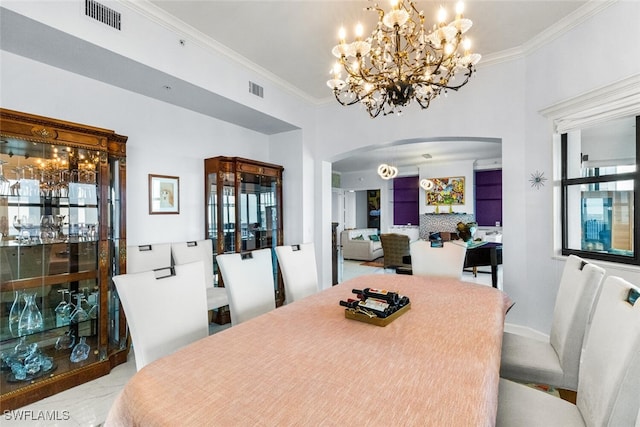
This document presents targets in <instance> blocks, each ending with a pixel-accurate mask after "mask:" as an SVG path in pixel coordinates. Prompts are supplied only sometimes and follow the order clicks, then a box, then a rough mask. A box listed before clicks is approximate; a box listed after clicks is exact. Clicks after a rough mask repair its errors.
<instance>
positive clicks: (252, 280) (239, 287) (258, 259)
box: [216, 248, 276, 325]
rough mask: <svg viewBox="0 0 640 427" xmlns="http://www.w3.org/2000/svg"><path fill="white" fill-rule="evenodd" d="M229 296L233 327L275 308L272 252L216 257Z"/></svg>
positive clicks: (264, 251)
mask: <svg viewBox="0 0 640 427" xmlns="http://www.w3.org/2000/svg"><path fill="white" fill-rule="evenodd" d="M216 261H217V262H218V268H219V269H220V272H221V273H222V279H223V281H224V286H225V289H226V290H227V293H228V295H229V311H230V314H231V325H238V324H240V323H242V322H245V321H247V320H249V319H252V318H254V317H256V316H259V315H261V314H264V313H267V312H269V311H271V310H273V309H275V308H276V299H275V282H274V280H273V259H272V254H271V249H269V248H267V249H258V250H255V251H251V252H245V253H241V254H239V253H233V254H222V255H218V256H217V257H216Z"/></svg>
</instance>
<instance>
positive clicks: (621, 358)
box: [496, 276, 640, 427]
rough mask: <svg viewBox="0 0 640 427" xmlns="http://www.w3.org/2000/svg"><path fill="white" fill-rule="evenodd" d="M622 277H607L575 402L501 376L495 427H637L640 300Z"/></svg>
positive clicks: (579, 379) (585, 354)
mask: <svg viewBox="0 0 640 427" xmlns="http://www.w3.org/2000/svg"><path fill="white" fill-rule="evenodd" d="M630 289H635V290H639V289H638V288H637V287H635V286H633V285H631V284H630V283H629V282H627V281H625V280H624V279H622V278H619V277H614V276H609V277H607V279H606V280H605V282H604V284H603V286H602V291H601V293H600V296H599V298H598V301H597V303H596V308H595V311H594V314H593V321H592V322H591V324H590V326H589V330H588V332H587V337H586V340H585V346H584V350H583V351H582V356H581V362H580V370H579V374H578V394H577V396H578V397H577V403H576V404H575V405H574V404H572V403H570V402H567V401H566V400H563V399H559V398H557V397H555V396H552V395H550V394H548V393H545V392H542V391H539V390H535V389H533V388H531V387H527V386H526V385H523V384H519V383H516V382H513V381H510V380H506V379H501V380H500V391H499V398H498V415H497V422H496V426H505V427H513V426H518V427H528V426H562V427H572V426H611V427H613V426H633V425H634V423H635V422H636V419H637V416H638V409H639V408H640V375H638V372H639V370H640V303H638V302H636V303H635V305H632V304H630V303H629V302H628V300H627V296H628V294H629V290H630Z"/></svg>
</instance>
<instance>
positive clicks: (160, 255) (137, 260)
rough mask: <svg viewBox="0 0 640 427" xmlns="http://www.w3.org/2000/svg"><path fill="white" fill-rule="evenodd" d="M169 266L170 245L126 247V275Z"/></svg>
mask: <svg viewBox="0 0 640 427" xmlns="http://www.w3.org/2000/svg"><path fill="white" fill-rule="evenodd" d="M170 266H171V243H157V244H153V245H140V246H127V273H140V272H142V271H151V270H157V269H158V268H165V267H170Z"/></svg>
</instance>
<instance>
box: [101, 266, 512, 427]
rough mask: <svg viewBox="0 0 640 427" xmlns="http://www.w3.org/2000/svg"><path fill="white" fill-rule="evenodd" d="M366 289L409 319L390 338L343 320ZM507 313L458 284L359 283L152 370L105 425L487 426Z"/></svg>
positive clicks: (491, 295)
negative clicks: (392, 297)
mask: <svg viewBox="0 0 640 427" xmlns="http://www.w3.org/2000/svg"><path fill="white" fill-rule="evenodd" d="M365 287H372V288H386V289H389V290H397V291H398V292H400V293H401V294H403V295H407V296H409V297H410V298H411V309H410V310H409V311H408V312H406V313H405V314H403V315H402V316H400V317H399V318H397V319H395V320H394V321H393V322H392V323H391V324H389V325H387V326H386V327H380V326H374V325H370V324H366V323H362V322H359V321H356V320H350V319H346V318H345V317H344V307H341V306H339V305H338V301H339V300H341V299H347V298H349V297H352V296H353V294H352V293H351V289H352V288H359V289H362V288H365ZM509 302H510V301H509V298H508V297H507V296H506V295H505V294H503V293H502V292H500V291H498V290H496V289H493V288H490V287H485V286H480V285H474V284H469V283H463V282H460V281H457V280H453V279H440V278H426V277H418V276H408V275H370V276H363V277H358V278H355V279H352V280H350V281H347V282H345V283H343V284H341V285H338V286H334V287H332V288H331V289H327V290H325V291H323V292H320V293H318V294H316V295H313V296H311V297H309V298H306V299H304V300H301V301H298V302H295V303H293V304H290V305H286V306H283V307H280V308H278V309H276V310H274V311H272V312H270V313H267V314H266V315H263V316H260V317H257V318H255V319H253V320H250V321H248V322H245V323H242V324H240V325H237V326H234V327H232V328H229V329H227V330H224V331H222V332H219V333H217V334H215V335H212V336H210V337H208V338H205V339H203V340H200V341H198V342H196V343H193V344H192V345H190V346H188V347H186V348H184V349H182V350H180V351H178V352H176V353H174V354H172V355H170V356H168V357H164V358H162V359H160V360H157V361H155V362H154V363H152V364H150V365H148V366H146V367H145V368H144V369H142V370H141V371H140V372H138V373H137V374H136V375H135V376H134V377H133V378H132V379H131V380H130V381H129V382H128V383H127V385H126V386H125V388H124V390H123V391H122V393H121V394H120V395H119V397H118V398H117V400H116V402H115V403H114V406H113V407H112V408H111V411H110V413H109V416H108V419H107V423H106V425H107V426H144V427H153V426H236V425H238V426H308V425H312V426H319V425H322V426H334V425H335V426H338V425H340V426H343V425H372V426H373V425H375V426H397V425H415V426H438V427H441V426H455V427H461V426H473V427H479V426H492V425H494V423H495V416H496V409H497V398H498V377H499V369H500V347H501V343H502V331H503V323H504V316H505V311H506V309H507V307H508V304H509ZM167 315H171V313H167ZM176 321H179V319H176Z"/></svg>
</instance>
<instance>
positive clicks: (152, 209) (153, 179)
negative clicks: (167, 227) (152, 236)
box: [149, 174, 180, 215]
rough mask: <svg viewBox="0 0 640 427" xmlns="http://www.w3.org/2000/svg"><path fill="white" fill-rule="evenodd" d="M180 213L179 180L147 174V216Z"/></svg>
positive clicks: (174, 177)
mask: <svg viewBox="0 0 640 427" xmlns="http://www.w3.org/2000/svg"><path fill="white" fill-rule="evenodd" d="M179 213H180V178H178V177H177V176H166V175H151V174H149V214H150V215H155V214H179Z"/></svg>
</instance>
